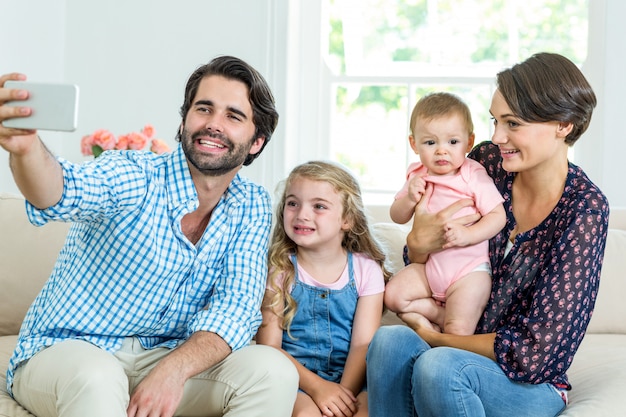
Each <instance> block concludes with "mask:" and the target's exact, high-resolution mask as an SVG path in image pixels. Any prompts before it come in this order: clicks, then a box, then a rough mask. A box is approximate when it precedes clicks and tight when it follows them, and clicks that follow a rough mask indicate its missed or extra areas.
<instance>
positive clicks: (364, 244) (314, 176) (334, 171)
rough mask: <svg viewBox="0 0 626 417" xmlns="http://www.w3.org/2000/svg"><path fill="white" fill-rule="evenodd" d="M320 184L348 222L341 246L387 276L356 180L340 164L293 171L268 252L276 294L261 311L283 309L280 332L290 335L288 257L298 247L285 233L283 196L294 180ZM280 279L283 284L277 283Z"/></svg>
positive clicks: (291, 305) (319, 163) (292, 311)
mask: <svg viewBox="0 0 626 417" xmlns="http://www.w3.org/2000/svg"><path fill="white" fill-rule="evenodd" d="M303 178H304V179H308V180H312V181H322V182H326V183H328V184H330V185H331V186H332V187H333V189H334V190H335V191H336V192H338V193H339V195H340V196H341V203H342V206H343V217H344V219H347V220H348V223H349V224H350V227H349V229H348V230H346V232H345V234H344V237H343V240H342V242H341V245H342V246H343V247H344V248H345V249H346V250H347V251H349V252H352V253H362V254H365V255H367V256H369V257H370V258H372V259H373V260H374V261H376V262H377V263H378V264H379V265H380V266H381V268H382V269H383V274H384V276H385V281H387V280H388V279H389V276H390V273H389V272H388V271H387V269H386V268H385V253H384V251H383V249H382V248H381V246H380V245H379V243H378V242H377V241H376V239H374V236H373V234H372V232H371V230H370V227H369V223H368V220H367V215H366V214H365V207H364V205H363V199H362V198H361V187H360V186H359V183H358V181H357V180H356V178H355V177H354V176H353V175H352V174H350V173H349V172H348V171H347V170H346V169H345V168H343V167H341V166H340V165H339V164H335V163H332V162H325V161H310V162H306V163H304V164H301V165H298V166H297V167H295V168H294V169H293V170H292V171H291V173H290V174H289V176H288V177H287V179H285V180H284V181H283V182H282V184H280V185H281V186H282V192H281V198H280V201H279V202H278V205H277V206H276V210H275V211H276V217H275V219H276V220H275V224H274V231H273V233H272V239H271V243H270V249H269V271H270V272H269V277H268V279H269V280H270V281H269V282H270V288H271V289H272V290H274V291H275V294H274V296H273V297H272V298H271V300H270V303H269V305H265V306H264V308H272V309H273V308H274V307H276V306H280V308H281V309H282V328H283V329H286V330H287V332H289V326H290V325H291V322H292V321H293V318H294V316H295V314H296V309H297V305H296V301H295V300H294V299H293V297H292V296H291V294H290V289H291V287H292V286H293V283H294V280H295V275H296V271H295V267H294V265H293V263H292V262H291V255H293V254H297V252H298V247H297V245H296V244H295V243H294V241H293V240H291V239H290V238H289V236H287V233H285V226H284V210H285V203H286V199H287V198H286V197H287V195H286V192H287V189H288V188H289V186H290V185H291V184H292V183H293V182H294V181H295V180H297V179H303ZM281 276H282V283H281V284H279V283H277V280H278V279H279V278H281Z"/></svg>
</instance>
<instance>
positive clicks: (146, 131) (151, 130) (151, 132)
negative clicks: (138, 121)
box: [141, 124, 154, 139]
mask: <svg viewBox="0 0 626 417" xmlns="http://www.w3.org/2000/svg"><path fill="white" fill-rule="evenodd" d="M141 133H143V134H144V135H146V137H147V138H148V139H150V138H152V136H154V127H153V126H152V125H150V124H147V125H145V126H144V127H143V129H142V130H141Z"/></svg>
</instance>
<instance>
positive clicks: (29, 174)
mask: <svg viewBox="0 0 626 417" xmlns="http://www.w3.org/2000/svg"><path fill="white" fill-rule="evenodd" d="M25 79H26V77H25V76H24V75H22V74H17V73H12V74H6V75H3V76H0V147H2V148H3V149H4V150H6V151H7V152H9V165H10V167H11V172H12V173H13V178H14V180H15V183H16V184H17V186H18V188H19V189H20V191H21V192H22V194H23V195H24V197H25V198H26V199H27V200H28V201H29V202H30V203H31V204H33V205H34V206H35V207H38V208H47V207H50V206H53V205H54V204H56V203H57V202H58V201H59V200H60V199H61V196H62V195H63V172H62V169H61V165H60V164H59V162H58V161H57V160H56V158H55V157H54V155H52V153H51V152H50V151H49V150H48V149H47V148H46V146H45V145H44V144H43V142H42V141H41V140H40V139H39V137H38V136H37V134H36V131H34V130H28V129H14V128H7V127H4V125H3V124H2V122H3V121H4V120H7V119H11V118H14V117H28V116H30V114H31V109H30V108H28V107H10V106H7V105H6V103H7V102H8V101H12V100H25V99H26V98H28V92H27V91H24V90H16V89H7V88H4V83H5V82H6V81H8V80H20V81H23V80H25Z"/></svg>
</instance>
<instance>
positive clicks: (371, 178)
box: [329, 84, 408, 191]
mask: <svg viewBox="0 0 626 417" xmlns="http://www.w3.org/2000/svg"><path fill="white" fill-rule="evenodd" d="M333 92H334V96H335V97H336V98H337V100H336V102H335V106H334V108H333V109H332V111H331V120H330V124H331V126H333V128H332V129H331V133H330V138H329V139H330V146H331V155H332V159H334V160H335V161H338V162H341V163H343V164H344V165H346V166H348V167H350V168H351V169H352V170H353V171H354V173H355V174H356V175H358V176H359V179H360V181H361V186H362V187H363V188H364V189H366V188H367V189H368V190H375V191H381V190H388V189H389V186H390V185H392V186H395V185H397V184H398V182H399V183H400V185H402V178H403V176H404V171H405V167H404V165H405V162H406V155H407V149H406V148H407V146H408V140H407V122H406V121H407V97H408V88H407V86H379V85H360V84H337V85H335V86H334V88H333ZM389 181H393V183H392V184H389Z"/></svg>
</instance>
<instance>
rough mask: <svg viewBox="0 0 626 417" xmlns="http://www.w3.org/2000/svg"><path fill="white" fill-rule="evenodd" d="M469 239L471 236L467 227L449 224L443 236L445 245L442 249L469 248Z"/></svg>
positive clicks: (470, 242) (470, 241)
mask: <svg viewBox="0 0 626 417" xmlns="http://www.w3.org/2000/svg"><path fill="white" fill-rule="evenodd" d="M471 238H472V234H471V232H470V230H469V228H468V227H466V226H463V225H460V224H454V223H450V224H448V225H447V226H446V232H445V234H444V239H445V240H446V243H445V244H444V245H443V248H444V249H447V248H452V247H463V246H469V245H471V244H472V243H473V242H472V240H471Z"/></svg>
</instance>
